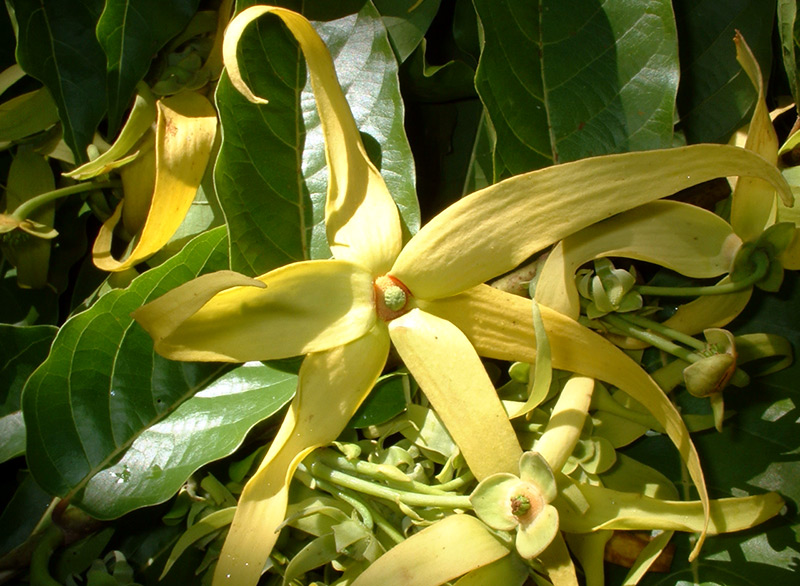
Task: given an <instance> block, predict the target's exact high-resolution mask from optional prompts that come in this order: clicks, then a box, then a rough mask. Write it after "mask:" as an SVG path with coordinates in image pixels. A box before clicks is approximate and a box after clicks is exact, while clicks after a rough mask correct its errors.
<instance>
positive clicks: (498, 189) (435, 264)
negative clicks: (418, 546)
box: [391, 145, 792, 299]
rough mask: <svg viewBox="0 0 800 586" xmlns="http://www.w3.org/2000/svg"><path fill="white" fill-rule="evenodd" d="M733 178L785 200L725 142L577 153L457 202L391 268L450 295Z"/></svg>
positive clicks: (428, 290)
mask: <svg viewBox="0 0 800 586" xmlns="http://www.w3.org/2000/svg"><path fill="white" fill-rule="evenodd" d="M732 175H742V176H754V177H761V178H763V179H765V180H767V181H769V182H770V183H771V184H772V186H773V187H774V188H775V189H777V190H779V191H780V192H781V193H783V194H784V195H785V197H787V198H789V199H791V197H792V196H791V190H790V189H789V186H788V185H787V184H786V182H785V181H784V179H783V177H782V176H781V174H780V172H779V171H778V170H777V168H775V166H774V165H770V164H769V163H768V162H767V161H765V160H764V159H762V158H761V157H759V156H758V155H756V154H753V153H751V152H749V151H746V150H744V149H739V148H736V147H731V146H724V145H694V146H688V147H682V148H677V149H667V150H660V151H649V152H639V153H625V154H621V155H607V156H603V157H596V158H591V159H583V160H580V161H575V162H572V163H565V164H563V165H555V166H553V167H548V168H546V169H541V170H539V171H534V172H532V173H526V174H524V175H518V176H516V177H512V178H510V179H507V180H505V181H502V182H500V183H497V184H495V185H492V186H490V187H487V188H486V189H483V190H481V191H478V192H475V193H473V194H472V195H469V196H467V197H465V198H464V199H462V200H460V201H458V202H456V203H455V204H453V205H452V206H450V207H449V208H447V209H446V210H445V211H443V212H442V213H440V214H439V215H438V216H436V217H435V218H434V219H433V220H432V221H431V222H429V223H428V224H427V225H426V226H424V227H423V228H422V229H421V230H420V231H419V232H418V233H417V234H416V235H415V236H414V237H413V238H412V239H411V240H410V241H409V242H408V244H406V246H405V248H404V249H403V251H402V252H401V253H400V256H399V257H398V258H397V261H396V262H395V264H394V266H393V267H392V271H391V272H392V274H393V275H394V276H395V277H397V278H398V279H400V280H401V281H402V282H403V283H405V284H406V286H407V287H408V288H409V289H410V290H411V292H412V293H413V294H414V296H415V297H417V298H421V299H436V298H439V297H446V296H448V295H455V294H456V293H460V292H462V291H466V290H467V289H469V288H470V287H474V286H475V285H478V284H480V283H483V282H485V281H487V280H489V279H491V278H492V277H495V276H497V275H500V274H502V273H505V272H507V271H509V270H511V269H513V268H514V267H516V266H517V265H519V264H520V263H521V262H522V261H524V260H525V259H527V258H528V257H530V256H531V255H532V254H534V253H536V252H538V251H540V250H542V249H543V248H545V247H546V246H549V245H550V244H553V243H554V242H557V241H558V240H561V239H563V238H564V237H566V236H567V235H569V234H572V233H573V232H576V231H578V230H580V229H582V228H585V227H586V226H589V225H591V224H594V223H595V222H599V221H600V220H604V219H606V218H608V217H610V216H613V215H614V214H617V213H619V212H623V211H625V210H628V209H631V208H634V207H636V206H639V205H641V204H643V203H646V202H649V201H652V200H655V199H660V198H662V197H665V196H668V195H671V194H673V193H675V192H676V191H679V190H681V189H684V188H686V187H690V186H692V185H696V184H698V183H701V182H703V181H707V180H709V179H714V178H716V177H725V176H732ZM476 225H480V230H475V226H476Z"/></svg>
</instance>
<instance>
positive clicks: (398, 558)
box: [353, 515, 510, 586]
mask: <svg viewBox="0 0 800 586" xmlns="http://www.w3.org/2000/svg"><path fill="white" fill-rule="evenodd" d="M509 553H510V552H509V550H508V549H507V548H506V547H505V546H504V545H503V544H502V543H501V542H500V540H499V539H497V538H496V537H494V536H493V535H492V533H491V532H490V531H489V530H488V529H487V528H486V526H485V525H484V524H483V523H481V522H480V521H479V520H478V519H476V518H475V517H472V516H471V515H450V516H449V517H445V518H444V519H442V520H441V521H437V522H436V523H434V524H433V525H431V526H430V527H427V528H425V529H423V530H422V531H420V532H419V533H416V534H414V535H413V536H411V537H409V538H408V539H406V540H405V541H403V542H402V543H400V544H398V545H396V546H394V547H393V548H392V549H390V550H389V551H388V552H387V553H385V554H383V555H382V556H381V557H379V558H378V559H377V560H376V561H375V562H373V563H372V565H370V566H369V567H368V568H367V569H366V570H365V571H364V573H363V574H361V575H360V576H359V577H358V578H356V580H355V581H354V582H353V586H375V585H377V584H380V585H381V586H439V584H444V583H445V582H448V581H450V580H453V579H454V578H458V577H459V576H460V575H462V574H465V573H466V572H469V571H470V570H474V569H475V568H480V567H481V566H485V565H486V564H489V563H491V562H493V561H495V560H498V559H500V558H502V557H504V556H507V555H508V554H509Z"/></svg>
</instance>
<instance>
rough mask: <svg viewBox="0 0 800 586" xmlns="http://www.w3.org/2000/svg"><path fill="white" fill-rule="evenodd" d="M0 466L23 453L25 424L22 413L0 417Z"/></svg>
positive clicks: (15, 412) (17, 412) (16, 412)
mask: <svg viewBox="0 0 800 586" xmlns="http://www.w3.org/2000/svg"><path fill="white" fill-rule="evenodd" d="M0 438H3V441H2V442H0V464H1V463H3V462H7V461H8V460H11V459H12V458H16V457H17V456H21V455H22V454H24V453H25V422H24V421H23V420H22V411H14V412H13V413H9V414H8V415H4V416H2V417H0Z"/></svg>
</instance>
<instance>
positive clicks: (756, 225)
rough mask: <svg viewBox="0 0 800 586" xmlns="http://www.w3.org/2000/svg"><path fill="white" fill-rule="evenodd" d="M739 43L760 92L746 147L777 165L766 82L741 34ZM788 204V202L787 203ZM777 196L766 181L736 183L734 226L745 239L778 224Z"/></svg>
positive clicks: (744, 64) (739, 51)
mask: <svg viewBox="0 0 800 586" xmlns="http://www.w3.org/2000/svg"><path fill="white" fill-rule="evenodd" d="M733 40H734V42H735V43H736V60H737V61H739V64H740V65H741V66H742V69H744V71H745V73H747V76H748V77H749V78H750V81H751V82H752V83H753V85H754V86H755V87H756V90H758V99H757V101H756V107H755V110H754V111H753V116H752V118H751V119H750V126H749V128H748V129H747V141H746V142H745V145H744V148H746V149H748V150H751V151H753V152H754V153H757V154H759V155H761V156H762V157H764V159H766V160H767V161H769V162H770V163H772V164H773V165H776V164H777V163H778V137H777V135H776V134H775V128H774V126H773V125H772V120H771V119H770V116H769V110H768V109H767V103H766V101H765V99H764V80H763V77H762V75H761V68H760V67H759V65H758V61H757V60H756V58H755V56H754V55H753V53H752V51H750V47H748V46H747V43H746V42H745V40H744V38H743V37H742V35H741V34H739V32H737V33H736V35H735V36H734V38H733ZM785 203H786V202H785ZM776 215H777V197H776V193H775V188H774V187H773V186H772V185H769V184H768V183H765V182H764V181H761V180H759V179H755V178H751V177H742V178H741V179H739V180H738V181H737V182H736V188H735V189H734V191H733V196H732V198H731V225H732V226H733V229H734V230H735V231H736V233H737V234H738V235H739V236H741V237H742V240H745V241H748V240H755V239H756V238H758V237H759V236H760V235H761V233H762V232H763V231H764V230H765V229H766V228H767V227H769V226H770V225H772V224H774V223H775V218H776Z"/></svg>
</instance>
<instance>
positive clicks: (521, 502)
mask: <svg viewBox="0 0 800 586" xmlns="http://www.w3.org/2000/svg"><path fill="white" fill-rule="evenodd" d="M530 509H531V500H530V499H529V498H528V497H526V496H523V495H521V494H518V495H516V496H514V497H511V514H512V515H514V516H515V517H523V516H524V515H525V513H527V512H528V511H530Z"/></svg>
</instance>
